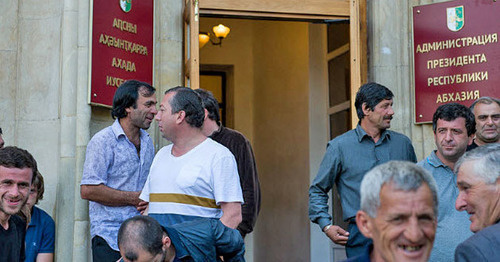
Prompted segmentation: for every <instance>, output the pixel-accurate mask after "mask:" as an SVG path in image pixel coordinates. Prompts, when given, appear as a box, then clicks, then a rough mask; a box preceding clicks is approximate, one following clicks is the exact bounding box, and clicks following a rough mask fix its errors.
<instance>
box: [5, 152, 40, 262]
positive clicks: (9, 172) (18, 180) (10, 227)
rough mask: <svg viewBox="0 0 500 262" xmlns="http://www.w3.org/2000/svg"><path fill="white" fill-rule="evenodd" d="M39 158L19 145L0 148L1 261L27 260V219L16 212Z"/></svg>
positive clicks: (23, 200) (25, 197) (31, 181)
mask: <svg viewBox="0 0 500 262" xmlns="http://www.w3.org/2000/svg"><path fill="white" fill-rule="evenodd" d="M36 172H37V167H36V161H35V159H34V158H33V156H32V155H31V154H30V153H29V152H28V151H26V150H24V149H20V148H17V147H12V146H8V147H4V148H1V149H0V261H1V262H4V261H5V262H11V261H24V259H25V249H24V236H25V233H26V222H24V221H23V220H22V219H21V218H20V217H18V216H17V215H16V214H17V213H18V212H19V211H20V210H21V208H22V207H23V206H24V204H25V203H26V201H27V200H28V196H29V192H30V187H31V184H32V183H33V180H34V177H35V174H36Z"/></svg>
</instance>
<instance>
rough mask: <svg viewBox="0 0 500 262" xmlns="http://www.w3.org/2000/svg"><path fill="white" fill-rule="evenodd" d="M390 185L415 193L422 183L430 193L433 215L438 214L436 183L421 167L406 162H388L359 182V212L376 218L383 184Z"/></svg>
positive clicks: (372, 170) (375, 168) (374, 169)
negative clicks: (361, 211)
mask: <svg viewBox="0 0 500 262" xmlns="http://www.w3.org/2000/svg"><path fill="white" fill-rule="evenodd" d="M388 183H392V185H393V186H394V187H395V188H396V189H398V190H403V191H406V192H407V191H416V190H418V189H419V188H420V187H421V186H422V185H423V184H424V183H426V184H427V185H428V186H429V189H430V190H431V193H432V202H433V204H434V205H433V208H434V214H435V215H436V217H437V214H438V197H437V186H436V181H435V180H434V178H433V177H432V175H431V174H429V172H427V171H426V170H425V169H424V168H423V167H420V166H417V165H416V164H414V163H412V162H407V161H389V162H387V163H385V164H382V165H378V166H376V167H374V168H373V169H371V170H370V171H368V173H366V175H365V177H364V178H363V181H361V190H360V193H361V210H363V211H365V212H366V213H367V214H368V215H369V216H371V217H376V215H377V209H378V208H379V207H380V190H381V189H382V186H383V185H384V184H388Z"/></svg>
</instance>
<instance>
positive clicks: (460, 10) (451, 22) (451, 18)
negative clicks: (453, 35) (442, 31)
mask: <svg viewBox="0 0 500 262" xmlns="http://www.w3.org/2000/svg"><path fill="white" fill-rule="evenodd" d="M446 17H447V24H448V29H450V30H451V31H453V32H457V31H458V30H460V29H462V28H463V27H464V6H463V5H461V6H455V7H450V8H446Z"/></svg>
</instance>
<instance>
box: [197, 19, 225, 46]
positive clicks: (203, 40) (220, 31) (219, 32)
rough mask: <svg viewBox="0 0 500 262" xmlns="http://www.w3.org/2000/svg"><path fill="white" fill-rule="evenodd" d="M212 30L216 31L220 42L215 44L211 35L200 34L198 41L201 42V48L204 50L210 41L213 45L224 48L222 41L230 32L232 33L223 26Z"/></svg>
mask: <svg viewBox="0 0 500 262" xmlns="http://www.w3.org/2000/svg"><path fill="white" fill-rule="evenodd" d="M212 30H213V31H214V35H215V37H216V38H218V39H219V41H218V42H215V41H214V40H212V37H211V36H212V34H211V33H208V32H200V34H199V35H198V39H199V41H200V48H202V47H203V46H204V45H205V44H206V43H208V41H210V43H212V45H218V46H222V39H224V38H226V36H227V35H228V34H229V31H231V29H229V27H227V26H225V25H223V24H219V25H216V26H214V27H213V28H212Z"/></svg>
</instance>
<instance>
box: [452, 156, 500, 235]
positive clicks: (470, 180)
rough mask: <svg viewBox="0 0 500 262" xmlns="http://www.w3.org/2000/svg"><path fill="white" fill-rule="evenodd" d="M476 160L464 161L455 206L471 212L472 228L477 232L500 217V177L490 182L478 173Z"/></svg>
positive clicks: (459, 174) (459, 171)
mask: <svg viewBox="0 0 500 262" xmlns="http://www.w3.org/2000/svg"><path fill="white" fill-rule="evenodd" d="M475 162H476V161H467V162H464V163H463V164H462V165H461V166H460V169H459V170H458V174H457V184H458V190H459V191H460V193H459V194H458V197H457V201H456V202H455V208H456V209H457V210H458V211H467V213H469V214H470V218H469V219H470V221H471V224H470V230H471V231H472V232H477V231H479V230H481V229H483V228H485V227H487V226H490V225H493V224H494V223H495V222H496V221H497V220H498V219H499V218H500V179H497V181H496V183H494V184H488V183H486V182H485V181H484V180H483V179H482V178H481V177H478V176H477V175H476V171H475V170H474V164H475Z"/></svg>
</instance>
